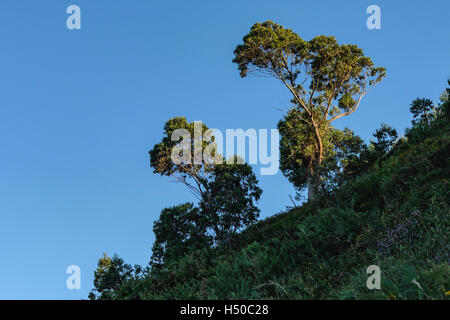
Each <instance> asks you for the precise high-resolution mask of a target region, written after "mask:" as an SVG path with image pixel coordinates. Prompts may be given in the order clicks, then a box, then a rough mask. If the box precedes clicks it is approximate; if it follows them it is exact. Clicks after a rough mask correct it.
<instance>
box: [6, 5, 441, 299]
mask: <svg viewBox="0 0 450 320" xmlns="http://www.w3.org/2000/svg"><path fill="white" fill-rule="evenodd" d="M71 4H77V5H79V6H80V7H81V10H82V30H79V31H77V30H73V31H70V30H68V29H67V28H66V18H67V16H68V15H67V14H66V12H65V11H66V8H67V7H68V6H69V5H71ZM370 4H377V5H379V6H380V7H381V10H382V11H381V12H382V30H372V31H371V30H368V29H367V28H366V19H367V17H368V15H367V14H366V8H367V7H368V5H370ZM449 11H450V2H448V1H447V0H428V1H422V0H420V1H386V0H383V1H382V0H372V1H363V0H352V1H349V0H345V1H334V0H328V1H325V0H321V1H303V0H295V1H261V0H258V1H247V0H246V1H170V2H167V1H158V2H156V1H144V0H133V1H130V0H114V1H112V0H110V1H106V0H84V1H81V0H70V1H68V0H41V1H35V0H28V1H26V0H2V1H0V41H1V50H0V147H1V149H0V150H1V151H0V254H1V265H0V298H1V299H10V298H21V299H79V298H87V294H88V292H89V291H90V289H91V288H92V278H93V270H94V269H95V267H96V262H97V259H98V258H99V257H100V256H101V254H102V253H103V252H107V253H108V254H110V255H112V254H114V253H118V254H119V255H120V256H122V257H123V258H124V259H125V260H126V261H127V262H129V263H132V264H146V263H147V262H148V260H149V257H150V253H151V252H150V250H151V245H152V243H153V240H154V236H153V232H152V224H153V221H154V220H155V219H157V218H158V216H159V213H160V211H161V209H163V208H164V207H168V206H172V205H176V204H179V203H182V202H185V201H193V200H194V199H193V198H192V196H191V195H190V194H189V193H188V192H187V191H186V189H185V188H184V187H183V186H181V185H178V184H175V183H173V182H170V180H169V179H168V178H164V177H160V176H157V175H155V174H153V173H152V170H151V169H150V168H149V165H148V154H147V152H148V150H149V149H151V148H152V147H153V145H154V144H155V143H157V142H158V141H159V140H160V139H161V137H162V126H163V123H164V122H165V121H166V120H167V119H169V118H171V117H173V116H177V115H184V116H186V117H187V118H188V120H190V121H194V120H203V121H204V122H205V123H206V124H207V125H208V126H210V127H214V128H219V129H225V128H244V129H247V128H268V129H270V128H276V124H277V122H278V120H279V119H280V118H281V116H282V114H281V113H280V111H277V110H276V109H277V108H287V107H288V105H289V104H288V101H289V95H288V92H287V91H286V90H285V89H284V88H282V87H281V86H280V84H279V83H277V82H276V81H275V80H271V79H264V78H248V79H244V80H243V79H241V78H240V77H239V74H238V71H237V68H236V66H235V65H233V64H232V62H231V60H232V57H233V50H234V48H235V46H236V45H237V44H238V43H239V42H240V41H241V39H242V37H243V35H244V34H245V33H247V31H248V30H249V28H250V26H251V25H252V24H253V23H254V22H256V21H264V20H268V19H270V20H273V21H275V22H278V23H280V24H282V25H284V26H286V27H289V28H292V29H293V30H294V31H296V32H297V33H299V34H300V35H301V36H302V37H303V38H304V39H306V40H309V39H311V38H312V37H314V36H316V35H319V34H326V35H334V36H335V37H336V38H337V39H338V41H339V42H341V43H354V44H357V45H358V46H360V47H361V48H363V49H364V51H365V53H366V54H367V55H369V56H370V57H372V59H373V60H374V62H375V64H376V65H380V66H385V67H386V68H387V78H386V79H385V80H384V81H383V83H382V84H380V85H379V86H378V87H377V88H376V89H375V90H373V91H372V92H371V93H370V95H369V96H367V97H366V98H365V99H364V100H363V102H362V104H361V106H360V109H359V110H358V111H357V112H356V113H355V114H353V115H352V116H351V117H347V119H345V120H339V121H338V123H337V125H338V126H339V127H343V126H349V127H351V128H352V129H354V130H355V131H356V133H357V134H359V135H360V136H361V137H363V138H364V139H366V140H368V139H370V138H371V134H372V133H373V132H374V130H375V129H377V128H378V127H379V125H380V123H381V122H387V123H389V124H391V125H392V126H393V127H395V128H397V129H398V130H400V131H401V132H403V130H404V129H405V128H406V127H407V126H408V125H409V122H410V115H409V112H408V108H409V104H410V102H411V101H412V100H413V99H414V98H416V97H417V96H425V97H430V98H432V99H437V98H438V97H439V95H440V94H441V92H442V90H443V89H444V87H445V84H446V79H447V77H448V76H450V59H449V58H450V55H449V53H450V29H449V27H448V12H449ZM258 171H259V170H258ZM259 178H260V185H261V186H262V188H263V189H264V193H263V197H262V200H261V201H260V208H261V210H262V217H267V216H270V215H272V214H274V213H276V212H278V211H280V210H283V209H284V208H285V207H286V206H287V205H290V200H289V198H288V195H289V194H291V195H293V194H294V190H293V188H292V187H291V186H290V184H289V183H288V182H287V180H286V179H285V178H284V177H283V176H282V174H281V173H279V174H278V175H276V176H262V177H259ZM72 264H76V265H79V266H80V267H81V271H82V288H81V290H73V291H70V290H68V289H66V286H65V283H66V278H67V275H66V273H65V271H66V267H67V266H68V265H72Z"/></svg>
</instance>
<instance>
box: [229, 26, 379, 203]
mask: <svg viewBox="0 0 450 320" xmlns="http://www.w3.org/2000/svg"><path fill="white" fill-rule="evenodd" d="M234 54H235V57H234V59H233V62H235V63H237V64H238V67H239V71H240V75H241V77H246V76H247V75H249V74H259V75H264V76H269V77H273V78H275V79H278V80H279V81H281V83H282V84H283V85H284V86H285V87H286V88H287V89H288V90H289V91H290V93H291V94H292V96H293V100H292V101H293V103H294V104H295V105H296V107H297V109H298V111H299V112H298V119H299V121H302V122H304V123H305V130H307V131H308V132H309V133H308V136H307V139H308V142H309V141H310V140H311V138H313V139H314V141H313V142H312V143H311V144H309V143H308V144H309V145H310V146H312V149H311V152H313V154H314V157H313V161H312V162H311V163H307V164H305V165H307V166H308V168H307V173H308V191H309V192H308V196H309V198H310V199H313V198H314V196H315V193H316V190H317V188H318V184H319V179H318V174H317V173H316V172H317V169H318V168H317V167H320V166H321V165H322V162H323V159H324V154H325V153H326V148H327V147H326V145H325V141H324V136H325V135H327V132H328V131H329V130H331V129H330V128H331V127H330V124H331V123H332V122H333V121H335V120H337V119H339V118H341V117H344V116H348V115H350V114H352V113H353V112H354V111H355V110H356V109H357V108H358V107H359V105H360V102H361V100H362V98H363V97H364V96H365V95H366V94H367V93H368V92H369V91H370V89H371V88H373V87H374V86H375V85H376V84H377V83H379V82H380V81H381V80H382V79H383V77H384V76H385V68H382V67H375V66H374V64H373V62H372V60H371V59H370V58H369V57H366V56H365V55H364V53H363V51H362V50H361V49H360V48H358V47H357V46H355V45H351V44H350V45H340V44H338V43H337V41H336V39H335V38H334V37H327V36H323V35H321V36H318V37H315V38H314V39H312V40H310V41H305V40H303V39H302V38H301V37H300V36H299V35H297V34H296V33H294V32H293V31H292V30H290V29H285V28H284V27H282V26H281V25H278V24H276V23H274V22H272V21H266V22H264V23H256V24H254V25H253V26H252V28H251V30H250V32H249V33H248V34H247V35H246V36H244V38H243V43H242V44H240V45H238V46H237V47H236V49H235V51H234Z"/></svg>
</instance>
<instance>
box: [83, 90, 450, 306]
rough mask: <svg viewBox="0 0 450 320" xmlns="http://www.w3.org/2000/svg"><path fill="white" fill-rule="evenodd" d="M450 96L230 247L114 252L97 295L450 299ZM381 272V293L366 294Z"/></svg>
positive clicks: (103, 265)
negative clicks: (374, 270)
mask: <svg viewBox="0 0 450 320" xmlns="http://www.w3.org/2000/svg"><path fill="white" fill-rule="evenodd" d="M448 93H449V90H448V89H447V94H445V95H443V98H442V99H441V103H440V104H439V105H438V106H436V107H433V108H431V109H430V108H429V109H427V110H431V111H430V112H422V111H423V110H425V109H426V108H425V109H424V108H422V109H421V110H417V108H416V109H414V106H415V107H420V106H421V105H422V107H423V106H424V104H425V105H428V106H430V104H429V103H428V104H427V102H429V100H427V99H421V100H417V101H416V103H415V104H414V103H413V107H412V108H411V111H412V112H413V115H414V121H413V125H412V127H411V128H410V129H408V130H407V132H406V134H405V135H404V136H403V137H401V138H397V139H390V137H391V136H392V129H391V128H390V129H389V128H388V127H387V126H384V129H380V130H379V131H377V133H376V134H375V135H374V136H375V137H376V138H377V139H378V140H376V141H373V142H371V143H369V144H368V145H364V148H362V149H361V150H360V151H359V152H358V153H357V154H355V155H354V156H353V157H352V158H351V168H352V170H347V174H346V175H343V174H341V173H339V172H338V173H337V174H334V175H333V177H331V178H330V179H329V180H328V181H333V182H332V183H328V184H326V185H324V186H323V188H321V190H320V191H318V195H317V196H316V197H315V198H314V200H311V201H308V202H307V203H305V204H303V205H302V206H300V207H296V208H292V209H290V210H286V212H282V213H278V214H275V215H274V216H272V217H269V218H267V219H265V220H262V221H259V222H257V223H255V224H251V225H250V226H248V227H246V228H245V229H243V230H242V231H240V232H239V233H237V234H236V235H235V236H234V237H233V238H232V239H231V240H230V241H227V242H222V243H220V244H217V243H216V244H213V245H208V246H204V247H189V248H190V249H186V248H187V247H183V250H181V251H182V253H178V254H177V255H175V256H174V257H173V258H171V259H170V261H168V260H167V261H166V262H165V264H164V266H163V267H161V268H152V267H151V265H150V266H148V267H140V266H130V265H128V264H126V263H125V262H124V261H123V260H122V259H121V258H119V257H117V256H113V257H108V256H106V255H105V256H104V257H103V258H101V259H100V260H99V262H98V269H97V271H96V272H95V279H94V286H95V288H94V290H93V291H92V293H91V294H90V298H91V299H449V298H450V268H449V263H450V242H449V238H448V236H449V234H450V224H449V217H450V210H449V199H450V123H449V113H450V107H449V101H448ZM421 103H422V104H421ZM416 111H417V112H416ZM388 129H389V130H388ZM347 168H349V167H348V166H347ZM350 171H351V172H350ZM349 172H350V173H349ZM371 265H377V266H379V267H380V269H381V289H379V290H369V289H368V288H367V286H366V281H367V278H368V277H369V276H370V275H369V274H367V273H366V269H367V267H369V266H371Z"/></svg>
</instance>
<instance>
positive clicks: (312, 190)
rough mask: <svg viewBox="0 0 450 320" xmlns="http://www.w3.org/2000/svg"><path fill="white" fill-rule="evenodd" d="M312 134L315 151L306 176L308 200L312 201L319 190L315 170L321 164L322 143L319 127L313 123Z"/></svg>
mask: <svg viewBox="0 0 450 320" xmlns="http://www.w3.org/2000/svg"><path fill="white" fill-rule="evenodd" d="M313 127H314V134H315V137H316V143H317V153H316V156H315V159H311V161H310V162H309V165H308V177H307V187H308V201H312V200H314V199H315V198H316V197H317V193H318V191H319V183H320V182H319V181H320V180H319V177H318V175H317V172H316V170H315V168H316V167H319V166H320V165H321V164H322V160H323V144H322V137H321V136H320V132H319V128H318V127H317V126H316V125H315V124H314V125H313Z"/></svg>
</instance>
